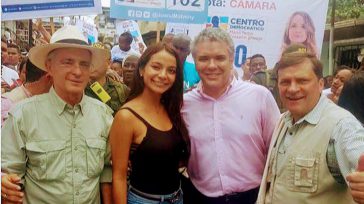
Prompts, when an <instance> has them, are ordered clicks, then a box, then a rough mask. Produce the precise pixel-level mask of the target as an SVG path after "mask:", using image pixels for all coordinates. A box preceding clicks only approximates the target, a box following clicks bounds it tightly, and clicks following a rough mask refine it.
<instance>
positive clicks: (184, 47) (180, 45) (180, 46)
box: [172, 33, 200, 91]
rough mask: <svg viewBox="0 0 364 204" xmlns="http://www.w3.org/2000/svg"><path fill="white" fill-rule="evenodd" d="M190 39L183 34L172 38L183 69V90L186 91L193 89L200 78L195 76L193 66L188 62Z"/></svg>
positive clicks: (195, 72)
mask: <svg viewBox="0 0 364 204" xmlns="http://www.w3.org/2000/svg"><path fill="white" fill-rule="evenodd" d="M190 44H191V38H190V37H189V36H188V35H186V34H184V33H179V34H177V35H175V36H174V37H173V40H172V45H173V47H174V49H175V50H176V51H177V53H178V56H179V58H180V62H181V63H182V67H183V84H184V85H183V90H184V91H187V90H190V89H191V88H193V87H195V86H196V84H197V83H198V82H199V81H200V77H199V76H198V74H197V71H196V67H195V64H193V63H190V62H188V61H187V60H186V59H187V56H188V55H189V54H190V53H191V48H190Z"/></svg>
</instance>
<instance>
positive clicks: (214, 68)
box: [182, 28, 280, 204]
mask: <svg viewBox="0 0 364 204" xmlns="http://www.w3.org/2000/svg"><path fill="white" fill-rule="evenodd" d="M192 55H193V58H194V60H195V63H196V70H197V72H198V74H199V76H200V78H201V82H200V83H199V84H198V86H197V88H196V89H194V90H192V91H190V92H188V93H187V94H185V96H184V97H185V100H184V106H183V109H182V114H183V117H184V119H185V121H186V124H187V128H188V131H189V135H190V139H191V156H190V159H189V163H188V174H189V176H190V179H191V181H192V183H193V185H194V186H195V187H196V188H197V190H198V191H199V192H200V193H201V194H202V195H201V199H202V200H201V201H198V203H207V204H214V203H219V204H224V203H229V204H235V203H239V204H240V203H255V201H256V198H257V195H258V190H259V185H260V182H261V179H262V175H263V170H264V165H265V162H266V157H267V152H268V147H269V144H270V140H271V135H272V132H273V129H274V126H275V124H276V122H277V121H278V118H279V115H280V113H279V109H278V107H277V104H276V102H275V100H274V98H273V96H272V95H271V93H270V92H269V91H268V90H267V89H266V88H264V87H263V86H259V85H255V84H252V83H247V82H243V81H241V80H236V79H235V78H234V77H233V75H232V74H231V73H232V69H233V59H234V44H233V41H232V39H231V37H230V36H229V34H227V33H226V32H225V31H223V30H221V29H219V28H207V29H205V30H203V31H202V32H201V33H200V34H199V35H198V36H197V37H196V39H195V41H194V44H193V47H192Z"/></svg>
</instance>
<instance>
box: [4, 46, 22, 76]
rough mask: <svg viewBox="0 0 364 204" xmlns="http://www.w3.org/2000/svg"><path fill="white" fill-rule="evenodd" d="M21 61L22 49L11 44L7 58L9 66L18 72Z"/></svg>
mask: <svg viewBox="0 0 364 204" xmlns="http://www.w3.org/2000/svg"><path fill="white" fill-rule="evenodd" d="M20 60H21V55H20V49H19V46H18V45H16V44H14V43H10V44H8V58H7V66H8V67H10V68H12V69H14V70H15V71H18V65H19V62H20Z"/></svg>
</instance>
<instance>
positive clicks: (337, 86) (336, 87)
mask: <svg viewBox="0 0 364 204" xmlns="http://www.w3.org/2000/svg"><path fill="white" fill-rule="evenodd" d="M353 73H354V70H353V69H351V68H350V67H348V66H340V68H339V69H338V71H337V72H336V74H335V77H334V80H333V82H332V84H331V89H330V90H331V92H330V93H329V94H327V97H328V98H329V99H330V100H332V101H333V102H334V103H337V101H338V100H339V97H340V93H341V90H342V88H343V86H344V83H345V82H346V81H348V80H349V79H350V78H351V77H352V76H353Z"/></svg>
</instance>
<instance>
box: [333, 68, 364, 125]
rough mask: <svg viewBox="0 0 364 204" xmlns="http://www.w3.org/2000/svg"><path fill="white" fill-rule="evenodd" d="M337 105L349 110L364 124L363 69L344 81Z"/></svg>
mask: <svg viewBox="0 0 364 204" xmlns="http://www.w3.org/2000/svg"><path fill="white" fill-rule="evenodd" d="M338 105H339V106H340V107H342V108H345V109H346V110H348V111H350V113H352V114H353V115H354V116H355V117H356V118H357V119H358V120H359V121H360V122H361V124H362V125H363V126H364V71H357V72H356V73H354V75H353V76H352V77H351V79H349V80H348V81H346V82H345V83H344V87H343V89H342V91H341V94H340V97H339V102H338Z"/></svg>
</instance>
